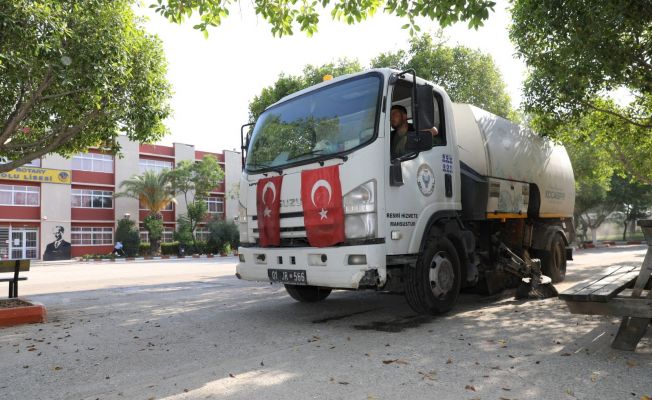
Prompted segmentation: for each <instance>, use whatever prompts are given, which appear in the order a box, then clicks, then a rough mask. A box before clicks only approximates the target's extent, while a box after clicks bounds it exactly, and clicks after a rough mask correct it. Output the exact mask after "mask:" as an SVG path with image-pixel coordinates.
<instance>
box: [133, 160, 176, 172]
mask: <svg viewBox="0 0 652 400" xmlns="http://www.w3.org/2000/svg"><path fill="white" fill-rule="evenodd" d="M138 164H139V166H140V173H141V174H142V173H143V172H145V171H154V172H156V173H160V172H161V171H163V170H166V169H172V162H171V161H160V160H147V159H140V160H139V161H138Z"/></svg>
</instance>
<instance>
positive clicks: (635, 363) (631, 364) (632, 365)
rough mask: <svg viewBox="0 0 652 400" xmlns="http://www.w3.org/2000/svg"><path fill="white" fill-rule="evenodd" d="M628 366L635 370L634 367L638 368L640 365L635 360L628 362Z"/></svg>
mask: <svg viewBox="0 0 652 400" xmlns="http://www.w3.org/2000/svg"><path fill="white" fill-rule="evenodd" d="M627 366H628V367H629V368H634V367H636V366H638V363H637V362H636V361H634V360H627Z"/></svg>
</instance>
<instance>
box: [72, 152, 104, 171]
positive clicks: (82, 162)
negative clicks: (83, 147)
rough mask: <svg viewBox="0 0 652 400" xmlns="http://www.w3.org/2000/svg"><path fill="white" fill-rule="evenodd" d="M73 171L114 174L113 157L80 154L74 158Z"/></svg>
mask: <svg viewBox="0 0 652 400" xmlns="http://www.w3.org/2000/svg"><path fill="white" fill-rule="evenodd" d="M72 169H74V170H76V171H92V172H107V173H113V156H112V155H110V154H96V153H79V154H77V155H76V156H74V157H73V158H72Z"/></svg>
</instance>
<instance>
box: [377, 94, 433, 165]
mask: <svg viewBox="0 0 652 400" xmlns="http://www.w3.org/2000/svg"><path fill="white" fill-rule="evenodd" d="M389 121H390V125H391V126H392V132H391V133H390V135H391V137H390V150H391V155H392V159H394V158H396V157H400V156H402V155H403V154H405V147H406V146H405V145H406V143H407V138H408V135H407V133H408V132H414V126H412V124H410V123H408V113H407V109H406V108H405V107H403V106H402V105H399V104H396V105H393V106H392V109H391V112H390V114H389ZM424 130H426V131H430V133H432V136H433V139H434V138H435V137H436V136H437V135H439V131H437V128H435V127H432V128H429V129H424ZM435 144H437V142H435Z"/></svg>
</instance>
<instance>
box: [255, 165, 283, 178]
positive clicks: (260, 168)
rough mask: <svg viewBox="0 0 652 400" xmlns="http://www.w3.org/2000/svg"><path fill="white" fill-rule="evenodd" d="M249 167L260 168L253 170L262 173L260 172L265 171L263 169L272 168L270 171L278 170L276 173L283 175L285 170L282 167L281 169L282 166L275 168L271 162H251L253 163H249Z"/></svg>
mask: <svg viewBox="0 0 652 400" xmlns="http://www.w3.org/2000/svg"><path fill="white" fill-rule="evenodd" d="M249 167H254V168H258V170H254V171H252V172H257V173H260V172H263V171H262V170H265V169H267V170H270V171H272V172H276V173H277V174H279V175H283V170H282V169H280V168H274V167H272V166H271V165H269V164H264V163H251V164H247V169H249Z"/></svg>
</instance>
